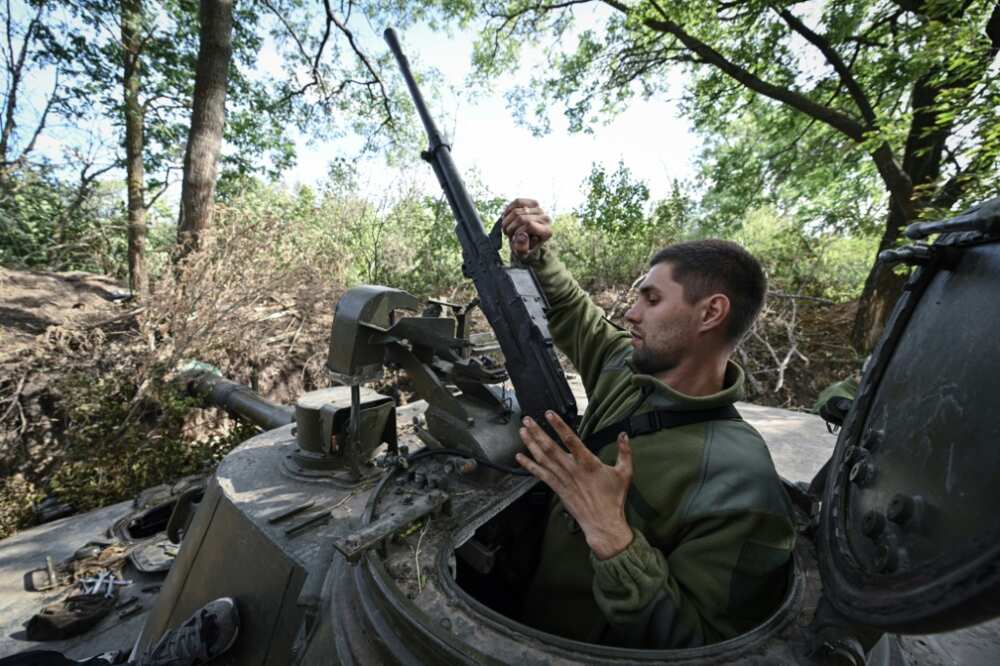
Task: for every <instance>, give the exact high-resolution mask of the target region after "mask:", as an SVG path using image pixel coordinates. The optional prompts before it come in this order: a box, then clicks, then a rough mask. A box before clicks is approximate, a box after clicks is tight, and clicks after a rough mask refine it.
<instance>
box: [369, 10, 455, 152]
mask: <svg viewBox="0 0 1000 666" xmlns="http://www.w3.org/2000/svg"><path fill="white" fill-rule="evenodd" d="M382 36H383V37H385V41H386V43H388V44H389V50H390V51H392V55H394V56H395V57H396V62H397V63H398V64H399V70H400V71H401V72H402V73H403V80H404V81H406V87H407V88H409V89H410V97H412V98H413V105H414V106H416V107H417V113H418V114H420V120H422V121H423V123H424V128H425V129H426V130H427V138H428V139H429V140H430V152H434V151H436V150H437V149H438V147H440V146H446V147H447V144H446V143H445V142H444V139H443V138H442V137H441V132H439V131H438V128H437V125H435V124H434V119H433V118H431V113H430V111H428V110H427V103H426V102H424V96H423V95H421V94H420V88H418V87H417V81H416V79H414V78H413V72H412V71H410V61H409V60H407V58H406V54H404V53H403V47H402V46H401V45H400V43H399V35H397V34H396V31H395V30H393V29H392V28H386V29H385V32H384V33H382Z"/></svg>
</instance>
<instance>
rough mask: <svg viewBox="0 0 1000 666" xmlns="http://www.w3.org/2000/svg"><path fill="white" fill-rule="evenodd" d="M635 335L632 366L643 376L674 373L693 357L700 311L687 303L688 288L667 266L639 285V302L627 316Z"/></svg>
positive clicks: (662, 265)
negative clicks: (685, 291) (684, 286)
mask: <svg viewBox="0 0 1000 666" xmlns="http://www.w3.org/2000/svg"><path fill="white" fill-rule="evenodd" d="M625 321H627V322H628V325H629V326H628V328H629V332H630V333H631V334H632V349H633V352H632V363H633V365H634V366H635V369H636V370H638V371H639V372H641V373H644V374H648V375H655V374H657V373H660V372H665V371H667V370H671V369H673V368H675V367H677V365H679V364H680V362H681V360H683V359H684V357H685V356H686V355H687V354H689V353H690V351H691V349H692V348H693V345H694V344H695V343H696V341H697V338H698V329H699V323H700V308H699V307H698V305H697V304H694V305H692V304H690V303H688V302H687V301H686V300H685V299H684V288H683V287H682V286H681V285H680V284H679V283H677V282H675V281H674V279H673V269H672V267H671V266H670V264H669V263H666V262H663V263H659V264H656V265H655V266H653V267H652V268H651V269H650V271H649V273H647V274H646V277H645V278H644V279H643V281H642V283H641V284H640V285H639V298H638V299H637V300H636V302H635V303H633V305H632V307H631V308H629V310H628V312H626V313H625Z"/></svg>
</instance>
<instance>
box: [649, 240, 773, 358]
mask: <svg viewBox="0 0 1000 666" xmlns="http://www.w3.org/2000/svg"><path fill="white" fill-rule="evenodd" d="M660 263H669V264H670V267H671V268H672V277H673V279H674V281H675V282H678V283H679V284H680V285H681V286H682V287H683V288H684V298H685V300H687V302H688V303H695V302H696V301H700V300H701V299H703V298H705V297H706V296H710V295H711V294H717V293H722V294H725V295H726V297H727V298H729V308H730V309H729V322H728V327H727V329H726V338H727V339H728V340H729V341H730V342H732V343H733V344H735V343H737V342H739V341H740V339H741V338H742V337H743V336H744V335H746V332H747V331H749V330H750V327H751V326H753V322H754V319H756V318H757V315H758V314H759V313H760V310H761V308H762V307H764V295H765V293H766V292H767V278H766V277H765V276H764V269H763V268H761V265H760V262H759V261H757V259H755V258H754V256H753V255H752V254H750V253H749V252H747V251H746V250H745V249H744V248H743V246H741V245H739V244H738V243H733V242H732V241H726V240H719V239H716V238H709V239H706V240H696V241H687V242H684V243H674V244H673V245H668V246H667V247H665V248H663V249H662V250H660V251H659V252H657V253H656V254H655V255H653V258H652V259H651V260H650V261H649V266H650V267H651V268H652V267H653V266H655V265H656V264H660Z"/></svg>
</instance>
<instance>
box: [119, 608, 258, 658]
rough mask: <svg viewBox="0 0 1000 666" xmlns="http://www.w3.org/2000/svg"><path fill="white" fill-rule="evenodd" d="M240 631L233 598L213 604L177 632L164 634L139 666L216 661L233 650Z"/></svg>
mask: <svg viewBox="0 0 1000 666" xmlns="http://www.w3.org/2000/svg"><path fill="white" fill-rule="evenodd" d="M239 631H240V616H239V613H237V612H236V603H235V602H234V601H233V600H232V599H231V598H230V597H222V598H221V599H216V600H215V601H210V602H208V603H207V604H205V605H204V606H202V607H201V608H199V609H198V610H197V611H195V613H194V615H192V616H191V617H189V618H188V619H187V620H185V621H184V624H182V625H180V626H179V627H177V628H176V629H171V630H170V631H168V632H167V633H165V634H163V637H162V638H161V639H160V641H159V642H158V643H157V644H156V646H155V647H154V648H153V649H152V650H150V651H149V652H147V653H146V654H144V655H143V656H142V657H141V658H140V659H139V660H138V661H137V662H136V666H195V665H196V664H204V663H206V662H209V661H211V660H212V659H215V658H216V657H218V656H219V655H220V654H222V653H223V652H225V651H226V650H228V649H229V648H230V647H232V645H233V643H234V642H235V641H236V635H237V634H238V633H239Z"/></svg>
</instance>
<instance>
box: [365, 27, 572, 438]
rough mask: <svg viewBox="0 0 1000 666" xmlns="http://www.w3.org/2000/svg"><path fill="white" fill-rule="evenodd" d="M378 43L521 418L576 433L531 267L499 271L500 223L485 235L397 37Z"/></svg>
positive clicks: (569, 395) (388, 36) (501, 266)
mask: <svg viewBox="0 0 1000 666" xmlns="http://www.w3.org/2000/svg"><path fill="white" fill-rule="evenodd" d="M384 36H385V41H386V42H387V43H388V44H389V48H390V49H391V50H392V53H393V55H394V56H395V57H396V62H397V63H399V69H400V71H401V72H402V74H403V79H404V80H405V81H406V86H407V88H409V90H410V96H411V97H412V98H413V103H414V105H415V106H416V108H417V113H419V114H420V119H421V120H422V121H423V123H424V128H425V129H426V130H427V139H428V141H429V146H428V148H427V150H426V151H424V152H423V153H421V157H422V158H423V159H424V160H426V161H427V162H430V164H431V166H432V167H433V168H434V173H435V175H437V179H438V182H439V183H441V188H442V189H443V190H444V193H445V196H446V197H447V199H448V204H449V205H450V206H451V212H452V214H453V215H454V216H455V232H456V233H457V234H458V242H459V244H460V245H461V247H462V259H463V262H462V272H463V274H464V275H465V277H467V278H469V279H471V280H472V282H473V284H475V286H476V291H477V292H479V299H480V304H479V307H480V309H481V310H482V311H483V314H484V315H486V320H487V321H488V322H489V324H490V326H491V327H493V332H494V334H495V335H496V338H497V342H498V343H499V345H500V349H501V351H502V352H503V355H504V361H505V365H506V368H507V374H508V375H509V376H510V381H511V383H512V384H513V385H514V392H515V393H516V394H517V399H518V403H519V404H520V407H521V412H522V413H523V414H525V415H528V416H531V417H532V418H533V419H535V421H537V422H538V423H540V424H542V425H543V426H544V425H547V422H546V421H545V418H544V415H545V410H548V409H550V410H552V411H554V412H556V413H557V414H559V416H561V417H562V419H563V420H564V421H565V422H566V423H567V424H569V425H570V426H573V427H575V426H576V423H577V410H576V401H575V400H574V399H573V393H572V391H570V388H569V384H568V383H567V381H566V375H565V374H563V370H562V367H561V366H560V365H559V360H558V359H557V358H556V355H555V350H554V348H553V345H552V335H551V334H550V333H549V327H548V321H547V320H546V318H545V310H546V308H547V303H546V301H545V297H544V296H543V294H542V291H541V289H540V288H539V286H538V281H537V279H536V278H535V274H534V272H533V271H532V270H531V268H529V267H514V266H505V265H504V264H503V262H502V261H501V260H500V246H501V229H500V224H499V222H497V224H495V225H494V227H493V230H492V231H491V232H490V233H489V235H487V233H486V230H485V229H484V227H483V223H482V220H480V218H479V214H478V213H477V212H476V207H475V205H474V204H473V202H472V199H471V197H469V193H468V192H467V191H466V190H465V185H464V184H463V183H462V179H461V177H460V176H459V175H458V170H457V169H456V168H455V163H454V162H453V161H452V159H451V147H450V146H449V145H448V144H447V143H445V142H444V140H443V138H442V137H441V133H440V132H439V131H438V129H437V126H436V125H435V124H434V120H433V119H432V118H431V115H430V112H429V111H428V110H427V105H426V104H425V103H424V98H423V96H422V95H421V94H420V89H419V88H418V87H417V82H416V81H415V80H414V78H413V74H412V72H410V65H409V62H408V61H407V59H406V56H405V55H404V54H403V50H402V48H401V47H400V44H399V39H398V37H397V35H396V31H395V30H393V29H392V28H389V29H387V30H386V31H385V33H384Z"/></svg>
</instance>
